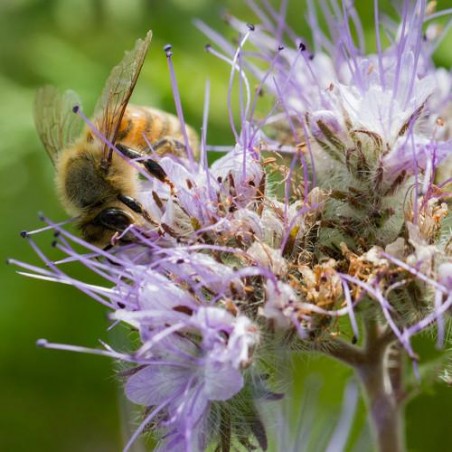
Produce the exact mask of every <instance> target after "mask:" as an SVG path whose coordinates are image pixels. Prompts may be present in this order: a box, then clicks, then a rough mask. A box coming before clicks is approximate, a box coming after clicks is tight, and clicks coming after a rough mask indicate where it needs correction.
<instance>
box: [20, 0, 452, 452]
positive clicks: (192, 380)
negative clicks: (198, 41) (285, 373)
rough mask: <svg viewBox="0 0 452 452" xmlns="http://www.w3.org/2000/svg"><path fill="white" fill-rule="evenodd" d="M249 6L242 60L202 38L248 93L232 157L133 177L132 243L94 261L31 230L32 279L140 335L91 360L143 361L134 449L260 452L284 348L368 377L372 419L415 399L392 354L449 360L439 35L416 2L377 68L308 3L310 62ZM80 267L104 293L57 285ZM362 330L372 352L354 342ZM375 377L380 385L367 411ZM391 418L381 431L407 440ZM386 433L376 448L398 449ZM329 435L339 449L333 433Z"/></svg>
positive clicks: (65, 239)
mask: <svg viewBox="0 0 452 452" xmlns="http://www.w3.org/2000/svg"><path fill="white" fill-rule="evenodd" d="M250 3H251V5H252V7H253V9H254V10H255V12H256V13H257V15H258V17H259V19H260V22H261V24H258V25H256V26H247V25H246V24H244V23H243V22H241V21H239V20H237V19H235V18H233V17H229V23H230V24H231V25H232V27H234V28H235V29H236V30H238V31H239V32H240V36H239V39H238V42H239V45H238V47H235V46H233V45H231V44H230V43H229V42H227V41H226V40H225V39H224V38H223V37H221V36H219V35H218V34H217V33H216V32H214V31H213V30H211V29H210V28H209V27H207V26H206V25H204V24H202V23H198V26H199V27H200V28H201V29H202V30H203V31H204V32H205V33H206V34H207V35H208V36H209V37H210V38H211V39H212V40H213V42H214V44H215V43H216V44H217V47H219V48H220V49H221V51H222V52H224V53H220V51H217V50H216V48H215V47H214V46H211V47H208V49H209V51H210V52H212V53H213V54H214V55H216V56H218V57H219V58H220V59H221V60H223V61H224V62H226V63H228V64H230V66H231V75H230V86H231V92H230V93H229V99H228V103H229V104H231V103H232V101H231V98H232V89H233V88H232V87H233V86H234V84H233V81H234V77H238V78H239V79H240V96H239V98H240V102H239V109H240V118H241V122H240V127H239V128H237V127H236V125H235V123H234V122H233V115H232V113H231V118H230V121H231V126H232V129H233V132H234V136H235V142H234V143H232V144H231V146H229V148H230V151H229V152H227V153H225V155H223V156H222V157H221V158H219V159H218V160H217V161H215V162H214V163H213V164H212V165H211V166H210V168H209V167H208V165H207V164H206V162H207V160H208V159H207V154H206V152H207V151H206V146H205V143H203V146H202V149H201V154H202V155H201V159H200V163H197V162H194V161H192V160H193V159H191V158H188V159H187V160H184V159H182V158H177V159H176V158H174V156H165V157H162V158H159V157H158V156H156V157H155V158H156V159H157V160H158V161H159V164H160V165H161V166H162V168H163V169H164V171H165V173H166V175H167V177H168V180H169V183H162V181H160V180H153V179H152V178H149V180H148V179H146V180H144V181H141V182H140V184H141V185H140V187H141V189H140V202H141V203H142V205H143V207H144V209H146V212H147V214H148V215H147V216H146V218H147V220H148V221H147V222H146V223H144V224H143V225H141V226H137V225H132V226H130V227H129V228H127V230H125V231H124V232H123V234H127V237H128V238H130V243H128V244H127V245H124V244H121V242H118V240H117V237H116V238H115V240H116V241H114V243H112V245H116V246H113V247H112V249H111V250H110V251H109V252H106V251H104V250H99V249H97V248H95V247H93V246H92V245H90V244H87V243H83V241H81V240H80V239H78V238H77V237H74V236H73V235H71V234H70V233H68V232H67V231H66V230H65V229H64V228H63V227H61V226H59V225H54V224H51V223H50V222H48V223H49V225H48V228H50V229H52V230H54V231H55V232H57V233H58V237H57V239H56V242H55V244H56V247H57V248H58V249H59V250H60V251H62V252H63V254H64V257H63V259H62V260H61V261H59V262H57V263H55V262H52V261H50V260H49V259H48V258H46V257H45V253H43V252H42V251H41V250H40V249H39V248H38V247H37V245H36V244H35V243H34V241H33V239H32V237H31V234H28V235H27V234H26V236H27V237H28V239H29V242H30V244H31V246H33V248H34V249H35V251H36V252H37V254H38V255H39V257H41V259H42V260H43V262H44V264H45V266H44V268H39V267H34V266H30V265H28V264H23V263H17V264H18V265H20V266H21V267H22V268H24V269H26V271H27V274H29V275H30V273H31V276H34V277H37V278H41V279H46V280H53V281H58V282H63V283H66V284H72V285H75V286H76V287H78V288H79V289H81V290H83V291H84V292H86V293H88V294H89V295H91V296H92V297H93V298H95V299H96V300H98V301H100V302H101V303H103V304H105V305H106V306H107V307H109V308H110V309H111V311H112V312H111V314H110V318H111V320H112V321H113V322H114V324H116V323H118V322H123V323H125V324H127V325H129V326H130V327H131V328H132V329H133V330H135V331H137V344H138V345H136V347H131V350H129V351H128V352H126V353H119V352H116V351H113V350H111V349H110V348H109V347H108V346H105V347H106V350H102V351H100V350H96V351H94V353H99V354H105V355H107V356H111V357H114V358H116V359H119V360H122V361H125V362H127V363H128V365H130V366H131V367H130V368H129V369H127V370H126V371H125V372H124V377H125V380H126V381H125V391H126V395H127V397H128V398H129V399H130V400H131V401H132V402H134V403H136V404H139V405H142V406H144V407H145V410H146V414H145V415H144V417H143V420H142V422H141V425H140V426H139V427H138V429H137V431H136V433H135V435H134V436H133V437H132V438H131V440H130V441H129V443H128V445H127V446H126V449H128V448H129V447H130V445H131V444H132V442H133V441H134V439H135V438H136V436H137V435H138V434H139V433H141V432H142V431H143V430H145V429H147V428H148V427H152V428H153V429H154V430H156V432H157V435H158V438H159V440H160V443H159V450H162V451H163V450H181V451H182V450H183V451H187V450H204V449H205V448H206V447H210V445H211V444H216V445H219V446H218V447H220V448H221V449H222V450H225V449H227V448H228V447H231V444H236V443H239V444H241V445H242V446H243V447H245V448H252V447H257V446H259V447H261V448H262V449H265V448H266V447H267V437H266V433H265V432H266V430H265V425H264V424H265V422H264V421H263V420H262V419H261V415H260V413H259V409H258V405H261V404H259V403H258V401H259V400H276V399H278V398H280V395H279V394H278V393H276V392H275V388H278V387H282V386H284V384H285V382H283V381H277V382H276V383H275V384H274V383H273V378H274V379H277V372H273V371H272V369H268V366H267V365H266V363H268V362H272V361H273V360H275V358H276V356H275V354H276V353H277V352H276V351H277V350H284V353H286V352H287V355H288V356H289V355H290V353H291V351H292V350H299V349H302V350H305V351H319V352H322V353H324V354H327V355H329V356H333V357H335V358H337V359H339V360H341V361H342V362H345V363H346V364H348V365H349V366H351V367H352V368H353V369H354V370H355V371H356V374H357V375H358V377H359V378H361V380H362V382H363V387H364V388H365V390H366V391H368V396H369V397H368V398H369V411H370V413H371V414H372V413H376V412H377V411H378V410H376V409H375V407H374V406H373V405H372V404H373V403H375V404H377V405H378V403H379V402H380V401H381V400H383V402H387V405H386V406H387V407H388V406H389V407H395V406H397V404H398V403H400V401H401V400H402V399H403V397H404V392H403V391H401V392H400V393H397V391H399V390H401V388H400V387H395V386H394V387H392V388H390V390H386V388H387V387H388V384H389V385H390V384H391V375H389V370H388V368H387V367H385V366H386V361H385V360H383V358H384V357H385V356H387V355H388V353H389V352H390V347H391V346H392V344H393V343H394V342H398V343H399V344H400V345H401V348H403V349H404V351H405V352H406V354H407V355H408V356H409V358H410V359H411V360H412V361H413V363H414V364H416V365H417V361H418V360H419V359H418V357H417V355H416V353H415V351H414V349H413V345H412V343H411V339H412V337H413V336H414V335H415V334H417V333H419V332H421V331H424V330H426V329H429V328H431V327H432V326H436V328H437V331H438V345H442V343H443V339H444V336H445V334H444V331H445V318H446V316H447V315H448V313H450V311H451V306H452V298H451V297H450V290H451V289H450V286H451V277H450V273H451V268H450V267H451V263H450V256H449V254H450V250H448V246H449V245H447V244H445V241H446V240H444V229H445V227H444V224H445V223H444V220H445V218H446V217H447V215H448V208H447V205H446V203H445V199H446V197H447V193H446V190H445V189H444V186H445V183H442V182H441V181H439V182H438V181H435V177H436V173H437V169H438V167H439V165H440V164H441V162H442V161H444V160H445V159H446V157H447V156H448V155H450V151H451V148H452V141H451V136H450V131H449V129H448V128H447V127H448V126H446V125H445V124H446V123H447V121H448V120H450V114H451V113H450V112H451V111H452V110H451V108H450V107H451V104H450V100H451V87H452V81H451V76H450V73H447V72H445V71H444V70H442V69H437V68H435V66H434V65H433V63H432V59H431V58H432V52H433V50H434V48H435V46H436V44H437V42H438V39H439V38H440V37H441V36H440V34H439V33H437V32H436V31H435V29H434V28H432V25H430V26H429V27H430V28H427V32H426V35H425V37H424V34H423V27H424V24H425V23H426V22H429V21H430V16H429V15H428V14H427V12H426V3H425V1H421V0H418V1H416V2H408V1H406V2H404V7H403V10H402V12H401V17H400V23H398V24H397V25H394V24H393V23H392V22H389V23H388V24H386V25H387V28H388V33H389V40H390V45H389V46H388V48H386V49H383V48H382V45H381V40H380V37H379V33H380V24H379V23H377V24H376V34H377V49H378V50H377V53H376V54H366V52H365V47H364V38H363V33H362V31H361V25H360V22H359V18H358V16H357V13H356V11H355V10H354V8H353V7H352V5H351V4H350V3H349V2H344V3H343V5H342V6H343V9H341V8H340V6H339V4H337V3H336V2H334V1H332V2H330V6H331V10H330V8H326V9H325V11H324V14H325V17H324V19H326V21H327V22H328V25H329V30H330V33H331V35H330V36H328V35H326V34H325V33H324V31H323V30H322V29H321V28H320V26H319V23H320V19H319V18H318V17H317V9H316V7H315V6H314V2H312V1H311V2H309V5H310V6H309V10H308V24H309V27H308V28H309V29H310V30H311V31H312V37H313V44H312V47H311V46H309V45H308V44H307V42H308V40H307V39H306V40H305V39H302V40H300V38H299V37H298V36H297V35H296V34H295V32H294V31H293V30H291V29H290V28H289V27H288V26H287V25H286V23H285V21H284V18H283V17H282V16H281V15H280V14H279V13H276V12H275V11H273V10H272V9H271V8H270V6H269V5H268V4H267V2H264V6H263V7H262V8H260V7H258V6H257V5H256V4H255V3H254V2H250ZM325 5H326V3H325ZM350 23H354V25H355V27H356V34H357V37H358V39H357V40H354V39H353V37H352V32H351V31H350ZM284 40H287V41H289V44H286V42H283V41H284ZM250 48H252V50H250ZM256 58H257V59H258V60H260V61H259V63H255V59H256ZM249 74H252V76H255V77H257V80H258V83H259V89H258V90H257V92H260V90H261V88H265V90H266V91H268V92H270V93H271V94H272V95H273V96H274V105H273V107H272V108H271V109H270V111H268V112H264V115H263V116H262V117H263V118H264V119H259V120H258V119H256V118H257V116H258V115H257V114H256V112H255V105H256V102H257V101H256V99H254V98H252V96H251V90H250V82H249V80H248V76H249ZM176 97H178V96H176ZM253 105H254V106H253ZM177 106H178V109H179V110H180V104H179V103H178V104H177ZM230 107H231V108H232V106H231V105H230ZM180 117H181V115H180ZM181 119H182V117H181ZM268 136H270V137H271V139H270V138H268ZM272 150H275V151H277V152H274V153H273V154H271V151H272ZM153 158H154V156H153ZM74 242H75V244H76V245H77V247H79V246H80V245H81V246H84V247H85V252H84V253H79V252H77V251H75V249H74V247H73V244H74ZM449 247H450V246H449ZM72 260H75V261H80V262H82V263H83V264H84V265H86V266H87V267H88V268H90V269H91V270H93V271H94V272H96V273H98V274H99V275H101V276H102V277H103V278H105V280H106V287H99V286H93V285H89V284H86V283H84V282H81V281H77V280H75V279H73V278H72V277H70V276H69V275H67V274H65V273H64V271H63V270H62V268H61V265H60V264H62V263H66V262H68V261H72ZM347 323H350V326H349V325H348V324H347ZM363 331H364V332H365V334H366V339H365V343H358V344H355V343H356V342H359V341H360V340H361V338H360V337H359V335H360V334H361V333H362V332H363ZM372 341H374V342H372ZM44 345H46V346H48V347H54V348H61V347H64V346H58V345H55V344H48V343H47V344H44ZM66 348H67V349H71V350H76V348H74V347H71V346H66ZM77 350H78V351H80V349H77ZM378 360H381V361H378ZM383 361H384V362H383ZM398 365H400V366H402V365H403V361H402V360H400V362H398ZM372 366H374V367H372ZM381 369H384V370H383V371H382V370H381ZM398 370H399V371H400V373H402V371H403V369H402V367H400V368H398ZM272 372H273V373H272ZM385 372H386V373H385ZM372 375H373V376H375V375H377V377H376V378H379V377H380V376H381V378H382V379H383V380H384V381H381V382H378V383H379V384H378V385H377V386H378V388H377V389H378V390H381V391H382V392H381V393H378V394H377V397H376V399H375V400H373V399H372V397H373V396H375V394H376V393H374V392H372V390H373V389H375V388H371V387H370V386H369V385H371V384H372V381H371V382H369V380H372V379H369V380H368V378H369V376H372ZM388 382H389V383H388ZM374 383H375V381H374ZM380 383H381V384H380ZM382 388H383V389H382ZM377 389H376V390H375V391H377ZM390 397H393V398H392V399H390V400H388V398H390ZM383 402H382V403H383ZM351 411H353V410H351ZM395 411H397V413H399V412H402V410H395ZM377 414H378V413H377ZM385 414H388V413H387V412H386V413H385ZM393 414H394V413H392V412H391V413H389V414H388V416H380V417H379V418H378V416H377V418H376V419H375V420H374V422H375V423H376V424H377V426H378V423H379V422H382V419H383V420H384V419H391V420H394V422H393V423H390V424H391V425H392V424H394V425H396V424H397V422H396V421H397V419H393V418H391V415H393ZM347 416H348V415H347ZM347 416H346V417H347ZM349 417H351V413H350V416H349ZM349 417H347V419H348V421H347V422H349V421H350V419H349ZM344 422H345V421H344ZM385 428H390V426H387V425H386V426H385ZM394 428H397V427H394ZM345 430H347V431H348V427H347V429H344V431H345ZM392 433H394V432H392ZM389 436H390V435H389ZM394 436H396V435H395V433H394ZM386 437H388V435H385V434H381V435H380V436H379V438H378V440H379V441H380V446H381V447H380V448H381V449H385V450H395V449H394V448H393V446H394V444H391V445H389V446H388V445H387V444H384V443H382V442H383V441H384V438H386ZM337 438H339V439H338V441H340V442H341V443H344V441H345V437H344V435H343V432H342V430H341V429H339V430H338V433H337ZM297 447H298V446H297ZM331 447H333V446H331ZM391 447H392V448H391Z"/></svg>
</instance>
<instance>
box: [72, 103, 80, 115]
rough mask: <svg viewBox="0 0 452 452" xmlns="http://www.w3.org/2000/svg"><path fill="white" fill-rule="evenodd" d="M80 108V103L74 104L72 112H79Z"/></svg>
mask: <svg viewBox="0 0 452 452" xmlns="http://www.w3.org/2000/svg"><path fill="white" fill-rule="evenodd" d="M79 110H80V105H74V106H73V107H72V113H78V112H79Z"/></svg>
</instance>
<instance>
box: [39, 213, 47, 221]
mask: <svg viewBox="0 0 452 452" xmlns="http://www.w3.org/2000/svg"><path fill="white" fill-rule="evenodd" d="M38 218H39V221H45V219H46V217H45V216H44V213H43V212H38Z"/></svg>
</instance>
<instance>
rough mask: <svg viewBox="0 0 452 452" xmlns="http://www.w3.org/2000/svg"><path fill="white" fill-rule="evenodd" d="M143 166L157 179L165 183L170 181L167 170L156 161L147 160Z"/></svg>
mask: <svg viewBox="0 0 452 452" xmlns="http://www.w3.org/2000/svg"><path fill="white" fill-rule="evenodd" d="M143 165H144V167H145V168H146V169H147V170H148V172H149V174H151V175H152V176H154V177H156V178H157V179H158V180H160V181H162V182H165V181H166V180H167V179H168V176H167V175H166V172H165V170H164V169H163V168H162V167H161V166H160V165H159V164H158V163H157V162H156V161H155V160H145V161H144V162H143Z"/></svg>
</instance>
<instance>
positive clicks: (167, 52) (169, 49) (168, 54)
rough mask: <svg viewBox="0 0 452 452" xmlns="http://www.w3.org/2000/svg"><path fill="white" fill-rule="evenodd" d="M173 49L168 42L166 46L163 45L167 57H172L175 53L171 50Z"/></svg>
mask: <svg viewBox="0 0 452 452" xmlns="http://www.w3.org/2000/svg"><path fill="white" fill-rule="evenodd" d="M171 49H172V46H171V44H166V46H165V47H163V50H164V51H165V53H166V56H167V58H170V57H171V55H172V54H173V52H172V51H171Z"/></svg>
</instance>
